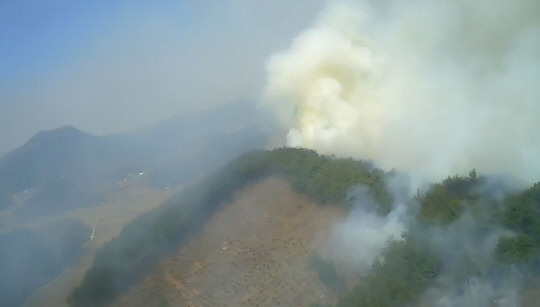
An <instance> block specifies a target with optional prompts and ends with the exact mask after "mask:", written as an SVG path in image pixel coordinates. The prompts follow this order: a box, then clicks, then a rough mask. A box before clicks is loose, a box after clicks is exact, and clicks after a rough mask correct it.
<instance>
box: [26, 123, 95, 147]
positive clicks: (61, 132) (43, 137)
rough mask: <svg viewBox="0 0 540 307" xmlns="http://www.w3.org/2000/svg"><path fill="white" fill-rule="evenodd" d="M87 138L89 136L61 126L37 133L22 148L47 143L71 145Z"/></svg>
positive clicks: (75, 129) (70, 127) (77, 130)
mask: <svg viewBox="0 0 540 307" xmlns="http://www.w3.org/2000/svg"><path fill="white" fill-rule="evenodd" d="M89 136H90V135H89V134H87V133H85V132H82V131H81V130H79V129H77V128H75V127H73V126H63V127H60V128H56V129H52V130H47V131H41V132H38V133H37V134H36V135H34V136H33V137H32V138H31V139H30V140H29V141H28V142H27V143H26V144H25V145H24V146H25V147H26V146H35V145H42V144H47V143H71V142H73V141H77V140H81V139H83V138H85V137H89Z"/></svg>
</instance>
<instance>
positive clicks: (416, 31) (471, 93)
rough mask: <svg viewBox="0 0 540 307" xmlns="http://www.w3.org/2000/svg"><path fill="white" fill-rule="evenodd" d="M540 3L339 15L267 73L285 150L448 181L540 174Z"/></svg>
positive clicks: (280, 56) (389, 6)
mask: <svg viewBox="0 0 540 307" xmlns="http://www.w3.org/2000/svg"><path fill="white" fill-rule="evenodd" d="M538 16H540V4H539V3H538V2H537V1H531V0H521V1H513V2H512V3H510V2H506V1H473V2H471V1H461V0H460V1H450V2H449V1H381V2H378V1H373V3H364V2H363V4H362V5H356V6H353V5H346V4H340V5H333V6H330V7H329V8H328V9H327V10H326V11H324V12H323V13H322V14H321V15H320V16H319V18H318V20H317V21H316V22H315V23H314V24H313V25H312V27H310V28H309V29H307V30H305V31H304V32H302V33H300V34H299V35H298V36H297V37H296V38H295V39H294V41H293V42H292V44H291V46H290V47H289V48H288V49H286V50H283V51H281V52H278V53H276V54H274V55H273V56H272V57H271V58H270V59H269V60H268V62H267V71H268V83H267V86H266V91H265V98H266V100H267V101H268V103H270V104H272V105H274V106H275V107H276V109H277V111H278V114H279V116H280V118H281V119H282V121H283V123H284V125H285V126H286V127H287V128H288V129H289V132H288V135H287V144H288V145H291V146H304V147H308V148H312V149H316V150H318V151H320V152H322V153H332V154H341V155H345V156H346V155H351V156H354V157H357V158H362V159H373V160H376V161H377V163H378V164H379V165H380V166H382V167H383V168H394V167H395V168H398V169H399V170H408V171H411V172H414V173H416V174H417V175H418V176H417V178H418V180H426V179H427V180H434V179H435V180H440V179H443V178H444V177H445V176H447V175H448V174H453V173H461V174H463V173H466V172H468V171H469V170H470V169H472V168H476V169H477V170H478V171H479V172H483V173H504V174H509V175H512V176H515V177H517V178H518V179H520V180H522V181H524V182H526V183H532V182H534V181H535V180H537V179H538V178H537V174H538V172H539V170H540V161H539V159H538V157H539V156H540V143H539V142H538V141H537V140H538V135H537V128H538V123H537V115H538V114H540V104H538V101H539V99H540V87H538V86H536V84H537V82H538V80H540V69H538V68H539V67H540V58H539V57H538V54H540V40H539V39H538V37H540V18H538Z"/></svg>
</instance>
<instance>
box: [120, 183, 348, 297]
mask: <svg viewBox="0 0 540 307" xmlns="http://www.w3.org/2000/svg"><path fill="white" fill-rule="evenodd" d="M342 215H343V211H342V210H339V209H338V208H337V207H335V206H324V207H321V206H319V205H317V204H315V203H314V202H313V201H310V200H309V199H308V198H307V197H306V196H304V195H300V194H298V193H297V192H295V191H293V190H292V189H291V187H290V186H289V185H288V184H287V183H286V181H285V180H283V179H279V178H276V177H271V178H268V179H265V180H263V181H261V182H259V183H256V184H253V185H248V186H247V187H246V188H244V189H243V190H241V191H240V192H238V193H237V194H236V195H235V196H234V198H233V200H232V202H231V203H230V204H227V205H225V206H223V207H222V209H221V210H220V211H219V212H217V213H216V214H215V215H213V216H212V217H211V218H210V219H209V220H208V221H207V222H206V223H205V225H204V227H203V229H202V231H201V233H200V234H198V235H196V236H193V237H192V238H190V239H189V240H187V241H186V242H185V244H183V245H182V247H181V248H180V249H179V250H178V251H177V252H175V253H174V255H173V256H172V257H170V258H169V259H167V260H165V261H162V262H161V263H160V265H159V267H158V269H157V270H156V271H155V272H154V273H153V274H150V276H148V277H147V278H145V279H144V280H143V281H142V282H141V283H140V284H139V285H138V286H137V287H136V288H135V289H133V290H131V291H129V292H128V293H127V295H125V296H124V297H122V298H121V299H120V300H119V301H118V302H116V303H115V304H113V306H159V305H160V304H164V305H167V304H168V305H170V306H297V305H301V306H306V305H308V304H311V303H315V302H317V303H335V302H336V300H337V299H336V295H335V294H334V293H333V292H332V290H331V289H329V288H328V287H326V286H325V285H324V284H322V283H321V282H320V281H319V279H318V278H317V273H316V272H315V270H313V269H312V267H310V265H309V263H310V259H311V258H313V255H314V254H315V253H316V250H317V247H318V246H319V245H320V243H321V241H322V240H324V238H325V236H326V235H327V234H328V232H329V231H330V229H331V225H332V223H333V222H335V220H336V219H337V218H338V217H340V216H342Z"/></svg>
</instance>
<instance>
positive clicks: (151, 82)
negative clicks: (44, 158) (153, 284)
mask: <svg viewBox="0 0 540 307" xmlns="http://www.w3.org/2000/svg"><path fill="white" fill-rule="evenodd" d="M324 2H325V1H323V0H298V1H293V2H291V1H288V0H272V1H270V0H268V1H251V0H230V1H211V0H200V1H167V0H165V1H134V0H130V1H127V0H120V1H101V0H94V1H83V0H81V1H67V0H39V1H38V0H35V1H31V0H6V1H0V154H2V153H5V152H6V151H9V150H11V149H13V148H15V147H17V146H20V145H22V144H24V142H25V141H26V140H28V139H29V138H30V137H31V136H32V135H34V134H35V133H37V132H39V131H41V130H47V129H54V128H57V127H60V126H64V125H74V126H76V127H78V128H79V129H82V130H84V131H87V132H89V133H93V134H98V135H106V134H112V133H118V132H123V131H129V130H133V129H137V128H141V127H144V126H147V125H150V124H152V123H155V122H158V121H160V120H163V119H166V118H168V117H171V116H174V115H175V114H177V113H181V112H186V111H189V110H195V109H200V108H204V107H207V106H210V105H215V104H219V103H224V102H227V101H231V100H234V99H241V98H247V99H252V100H257V99H258V98H259V96H260V92H261V90H262V88H263V86H264V81H265V67H264V65H265V64H264V63H265V60H266V59H267V58H268V56H269V55H271V54H272V53H274V52H276V51H279V50H282V49H284V48H286V47H287V46H288V45H289V44H290V42H291V40H292V39H293V38H294V37H295V36H296V35H297V34H298V32H300V31H302V30H303V29H305V28H306V27H307V26H309V24H310V23H311V22H312V20H313V19H314V18H315V17H316V16H317V13H318V12H319V11H320V10H321V9H322V7H323V6H324Z"/></svg>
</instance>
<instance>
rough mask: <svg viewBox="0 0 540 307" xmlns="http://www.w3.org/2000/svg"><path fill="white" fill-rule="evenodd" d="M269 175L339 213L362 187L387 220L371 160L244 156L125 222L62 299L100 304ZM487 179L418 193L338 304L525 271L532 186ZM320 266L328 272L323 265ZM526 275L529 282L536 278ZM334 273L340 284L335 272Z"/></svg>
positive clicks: (415, 299)
mask: <svg viewBox="0 0 540 307" xmlns="http://www.w3.org/2000/svg"><path fill="white" fill-rule="evenodd" d="M269 175H278V176H281V177H282V178H284V179H285V180H286V181H288V182H289V184H291V186H292V187H293V188H294V189H295V190H297V191H298V192H300V193H303V194H306V195H308V196H309V197H311V198H312V199H313V200H315V201H316V202H318V203H319V204H321V205H326V204H331V205H336V206H340V207H341V208H343V209H344V210H348V209H349V208H351V206H352V205H353V204H354V202H355V199H354V198H350V197H348V196H349V194H350V193H349V192H350V191H351V188H353V187H355V186H359V185H360V186H365V187H368V188H369V190H370V192H371V195H372V196H373V198H374V200H375V202H376V203H377V205H378V208H377V214H379V215H380V216H385V215H386V214H388V213H389V212H390V211H391V210H392V203H393V199H392V196H391V194H390V193H389V190H388V187H387V184H388V180H389V177H390V176H391V174H387V173H385V172H383V171H381V170H380V169H377V168H375V167H374V166H373V165H372V164H371V163H368V162H363V161H355V160H352V159H337V158H333V157H328V156H322V155H319V154H317V153H316V152H314V151H311V150H306V149H299V148H281V149H276V150H272V151H255V152H250V153H247V154H244V155H242V156H240V157H239V158H237V159H236V160H234V161H232V162H231V163H229V164H228V165H227V166H226V167H224V168H223V169H222V170H221V171H219V172H217V173H215V174H213V175H210V176H208V177H207V178H205V179H203V180H201V181H200V182H198V183H197V184H194V185H192V186H191V187H189V188H187V189H186V190H184V191H183V192H182V193H180V194H177V195H175V196H173V197H171V198H170V199H169V200H168V201H167V202H166V203H164V204H163V205H162V206H161V207H159V208H158V209H156V210H153V211H151V212H149V213H147V214H144V215H142V216H140V217H138V218H137V219H136V220H134V221H133V222H132V223H130V224H129V225H127V226H126V227H125V228H124V229H123V230H122V232H121V234H120V235H119V236H118V237H117V238H115V239H113V240H112V241H111V242H109V243H108V244H106V245H105V246H104V247H103V248H102V250H101V251H99V252H98V253H97V255H96V257H95V260H94V263H93V265H92V267H91V268H90V269H89V270H88V271H87V273H86V275H85V277H84V279H83V281H82V283H81V284H80V285H79V286H78V287H76V288H75V289H74V290H73V292H72V293H71V295H70V297H69V302H70V304H71V305H73V306H98V305H103V304H106V303H108V302H111V301H112V300H114V299H116V298H117V297H118V296H119V295H120V294H121V293H123V292H125V291H126V290H128V289H129V288H130V287H132V286H133V285H134V284H135V283H136V282H137V281H139V280H140V279H141V278H142V277H144V276H145V275H146V274H148V273H149V272H150V271H151V270H152V269H154V268H155V267H156V265H157V263H158V262H159V261H160V259H162V258H164V257H166V256H167V255H169V254H170V253H171V252H173V251H174V250H175V249H177V248H178V247H179V246H180V244H182V242H183V241H184V240H185V239H186V238H187V236H189V235H190V234H194V233H197V231H198V230H200V227H201V226H202V225H203V224H204V221H205V220H206V219H207V218H208V217H209V216H211V215H212V214H213V213H214V212H216V210H218V209H219V208H220V206H222V205H224V204H225V203H226V202H227V201H228V200H230V199H231V197H232V195H233V194H234V192H235V191H236V190H238V189H240V188H241V187H243V186H244V185H246V184H247V183H248V182H250V181H253V180H258V179H261V178H264V177H266V176H269ZM488 182H489V180H488V178H486V177H478V176H477V174H476V172H475V171H474V170H473V171H471V173H470V174H469V176H467V177H460V176H454V177H449V178H447V179H446V180H444V181H443V182H441V183H436V184H433V185H432V186H431V187H430V189H428V190H427V191H426V192H425V193H418V195H417V196H416V197H415V198H414V199H412V200H411V202H416V203H418V204H419V213H418V215H417V216H415V218H414V223H412V224H411V225H408V230H407V231H406V232H405V233H403V235H402V238H396V239H394V240H392V241H389V242H388V243H387V247H386V248H385V249H384V250H383V251H382V253H381V255H380V256H379V257H378V258H377V259H376V260H375V261H374V263H373V266H372V268H371V270H370V271H369V272H367V273H366V274H364V275H363V276H361V279H360V280H361V281H360V282H359V283H358V284H357V285H356V286H354V287H351V288H350V289H351V290H350V291H348V292H345V293H344V294H343V295H342V299H341V300H340V302H339V303H338V306H398V305H408V304H417V303H419V302H420V301H422V300H426V298H424V297H423V293H424V292H425V291H426V290H427V289H432V290H433V291H439V292H440V293H441V294H440V295H438V296H443V294H444V295H446V292H445V291H446V289H453V290H452V291H454V292H455V293H464V292H466V289H464V288H463V287H466V285H467V284H468V285H469V292H471V293H472V290H471V286H470V280H471V279H472V278H475V279H478V280H481V281H482V280H486V281H488V283H492V284H494V285H495V286H493V287H496V285H497V281H499V280H503V279H504V278H505V276H506V275H505V274H510V273H511V272H513V271H512V269H511V268H514V269H515V268H517V269H520V270H521V269H525V270H527V269H528V270H529V271H531V272H532V271H533V269H534V268H535V267H536V266H537V264H538V254H539V253H538V248H539V247H540V237H539V235H538V234H539V233H540V231H537V230H538V229H539V228H538V227H539V226H540V210H539V209H540V207H539V206H540V205H539V204H540V186H539V185H535V186H534V187H532V188H531V189H529V190H527V191H524V192H521V193H512V194H509V195H506V196H504V197H503V198H502V199H501V198H500V197H498V196H497V197H496V196H495V195H494V194H493V193H492V189H488V188H487V184H488ZM499 188H500V189H499ZM502 188H503V187H502V186H501V187H496V189H497V190H502ZM497 195H498V194H497ZM493 236H496V237H498V241H497V242H496V247H495V249H494V251H492V250H489V251H488V254H486V255H487V256H486V255H484V254H482V255H483V256H484V257H488V258H489V259H482V258H479V256H478V255H477V254H474V253H471V248H469V249H467V248H463V246H466V245H467V244H469V245H470V246H472V249H474V248H476V246H479V245H480V244H481V243H482V242H485V241H486V240H487V239H488V238H491V237H493ZM441 242H442V243H441ZM324 268H325V271H327V272H332V269H331V267H327V268H326V267H324ZM320 275H322V274H320ZM332 275H333V273H332ZM500 276H503V277H500ZM442 277H445V278H444V279H443V278H442ZM526 278H529V279H534V274H530V275H529V276H527V277H526ZM333 279H334V280H339V276H334V277H333ZM441 280H444V283H442V282H441ZM464 285H465V286H464ZM339 288H340V289H342V288H343V287H341V286H340V287H339ZM527 289H528V288H527V287H525V288H520V291H527ZM443 292H444V293H443ZM454 292H451V293H454ZM452 295H454V294H452ZM456 295H457V294H456ZM461 295H462V294H461ZM462 296H463V295H462ZM471 296H472V295H471ZM465 299H467V298H465ZM489 299H491V298H489ZM430 303H432V302H430V301H429V298H428V305H429V304H430ZM465 303H467V301H465ZM468 303H470V302H468Z"/></svg>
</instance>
